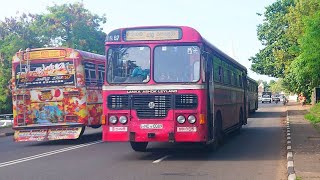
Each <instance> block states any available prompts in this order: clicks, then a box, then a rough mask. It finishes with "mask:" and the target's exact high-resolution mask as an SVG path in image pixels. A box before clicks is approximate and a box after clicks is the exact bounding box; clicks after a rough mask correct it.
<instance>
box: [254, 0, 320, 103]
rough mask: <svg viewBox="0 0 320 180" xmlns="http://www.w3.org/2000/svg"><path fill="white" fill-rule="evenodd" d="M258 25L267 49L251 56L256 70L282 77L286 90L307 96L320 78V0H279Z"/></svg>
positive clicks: (263, 43) (260, 36) (266, 10)
mask: <svg viewBox="0 0 320 180" xmlns="http://www.w3.org/2000/svg"><path fill="white" fill-rule="evenodd" d="M264 18H265V19H264V22H263V23H262V24H260V25H258V28H257V32H258V39H259V40H260V41H261V43H262V45H264V48H263V49H262V50H260V51H259V52H258V53H257V54H256V55H255V56H253V57H251V58H250V60H251V61H252V63H253V64H252V67H251V69H252V70H253V71H255V72H257V73H260V74H265V75H269V76H273V77H282V78H283V80H281V81H282V85H283V86H284V88H285V89H286V90H287V91H290V92H294V93H300V92H303V93H304V94H306V96H307V97H309V96H310V93H311V91H312V89H313V88H314V87H317V86H319V85H320V84H319V83H320V81H319V77H320V71H319V70H320V66H319V65H320V61H319V59H320V53H319V52H320V41H319V40H320V29H319V26H320V1H319V0H277V1H276V2H275V3H273V4H272V5H270V6H268V7H266V9H265V13H264Z"/></svg>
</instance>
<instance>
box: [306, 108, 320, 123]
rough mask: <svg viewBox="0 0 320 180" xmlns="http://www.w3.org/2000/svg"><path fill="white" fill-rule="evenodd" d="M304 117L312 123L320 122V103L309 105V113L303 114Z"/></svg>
mask: <svg viewBox="0 0 320 180" xmlns="http://www.w3.org/2000/svg"><path fill="white" fill-rule="evenodd" d="M304 118H305V119H308V120H309V121H310V122H311V123H313V124H318V123H320V103H317V104H316V105H314V106H313V107H311V108H310V111H309V113H307V114H305V115H304Z"/></svg>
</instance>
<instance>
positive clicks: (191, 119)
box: [188, 115, 196, 124]
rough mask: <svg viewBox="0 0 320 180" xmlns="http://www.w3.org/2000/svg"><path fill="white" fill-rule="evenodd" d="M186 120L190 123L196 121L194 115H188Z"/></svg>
mask: <svg viewBox="0 0 320 180" xmlns="http://www.w3.org/2000/svg"><path fill="white" fill-rule="evenodd" d="M188 121H189V123H190V124H193V123H195V122H196V117H195V116H194V115H190V116H189V117H188Z"/></svg>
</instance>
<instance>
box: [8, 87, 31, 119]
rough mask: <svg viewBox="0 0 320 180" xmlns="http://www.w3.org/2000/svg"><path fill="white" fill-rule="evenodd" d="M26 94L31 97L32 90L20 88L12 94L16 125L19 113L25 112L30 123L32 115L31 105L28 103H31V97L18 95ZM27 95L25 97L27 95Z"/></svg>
mask: <svg viewBox="0 0 320 180" xmlns="http://www.w3.org/2000/svg"><path fill="white" fill-rule="evenodd" d="M23 94H24V95H26V96H29V97H30V91H26V90H20V89H17V90H15V91H14V92H13V95H12V106H13V107H12V110H13V111H12V113H13V117H14V123H15V125H17V122H18V120H17V118H18V114H25V115H26V119H28V121H29V122H28V123H31V122H30V120H31V119H30V117H28V116H29V115H30V113H29V112H30V106H28V104H30V103H31V100H30V98H25V99H23V97H22V96H19V97H17V95H23ZM26 96H25V97H26Z"/></svg>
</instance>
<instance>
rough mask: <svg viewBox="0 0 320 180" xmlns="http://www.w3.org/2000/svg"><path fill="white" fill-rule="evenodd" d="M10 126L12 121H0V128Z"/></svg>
mask: <svg viewBox="0 0 320 180" xmlns="http://www.w3.org/2000/svg"><path fill="white" fill-rule="evenodd" d="M7 126H12V120H0V127H7Z"/></svg>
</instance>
